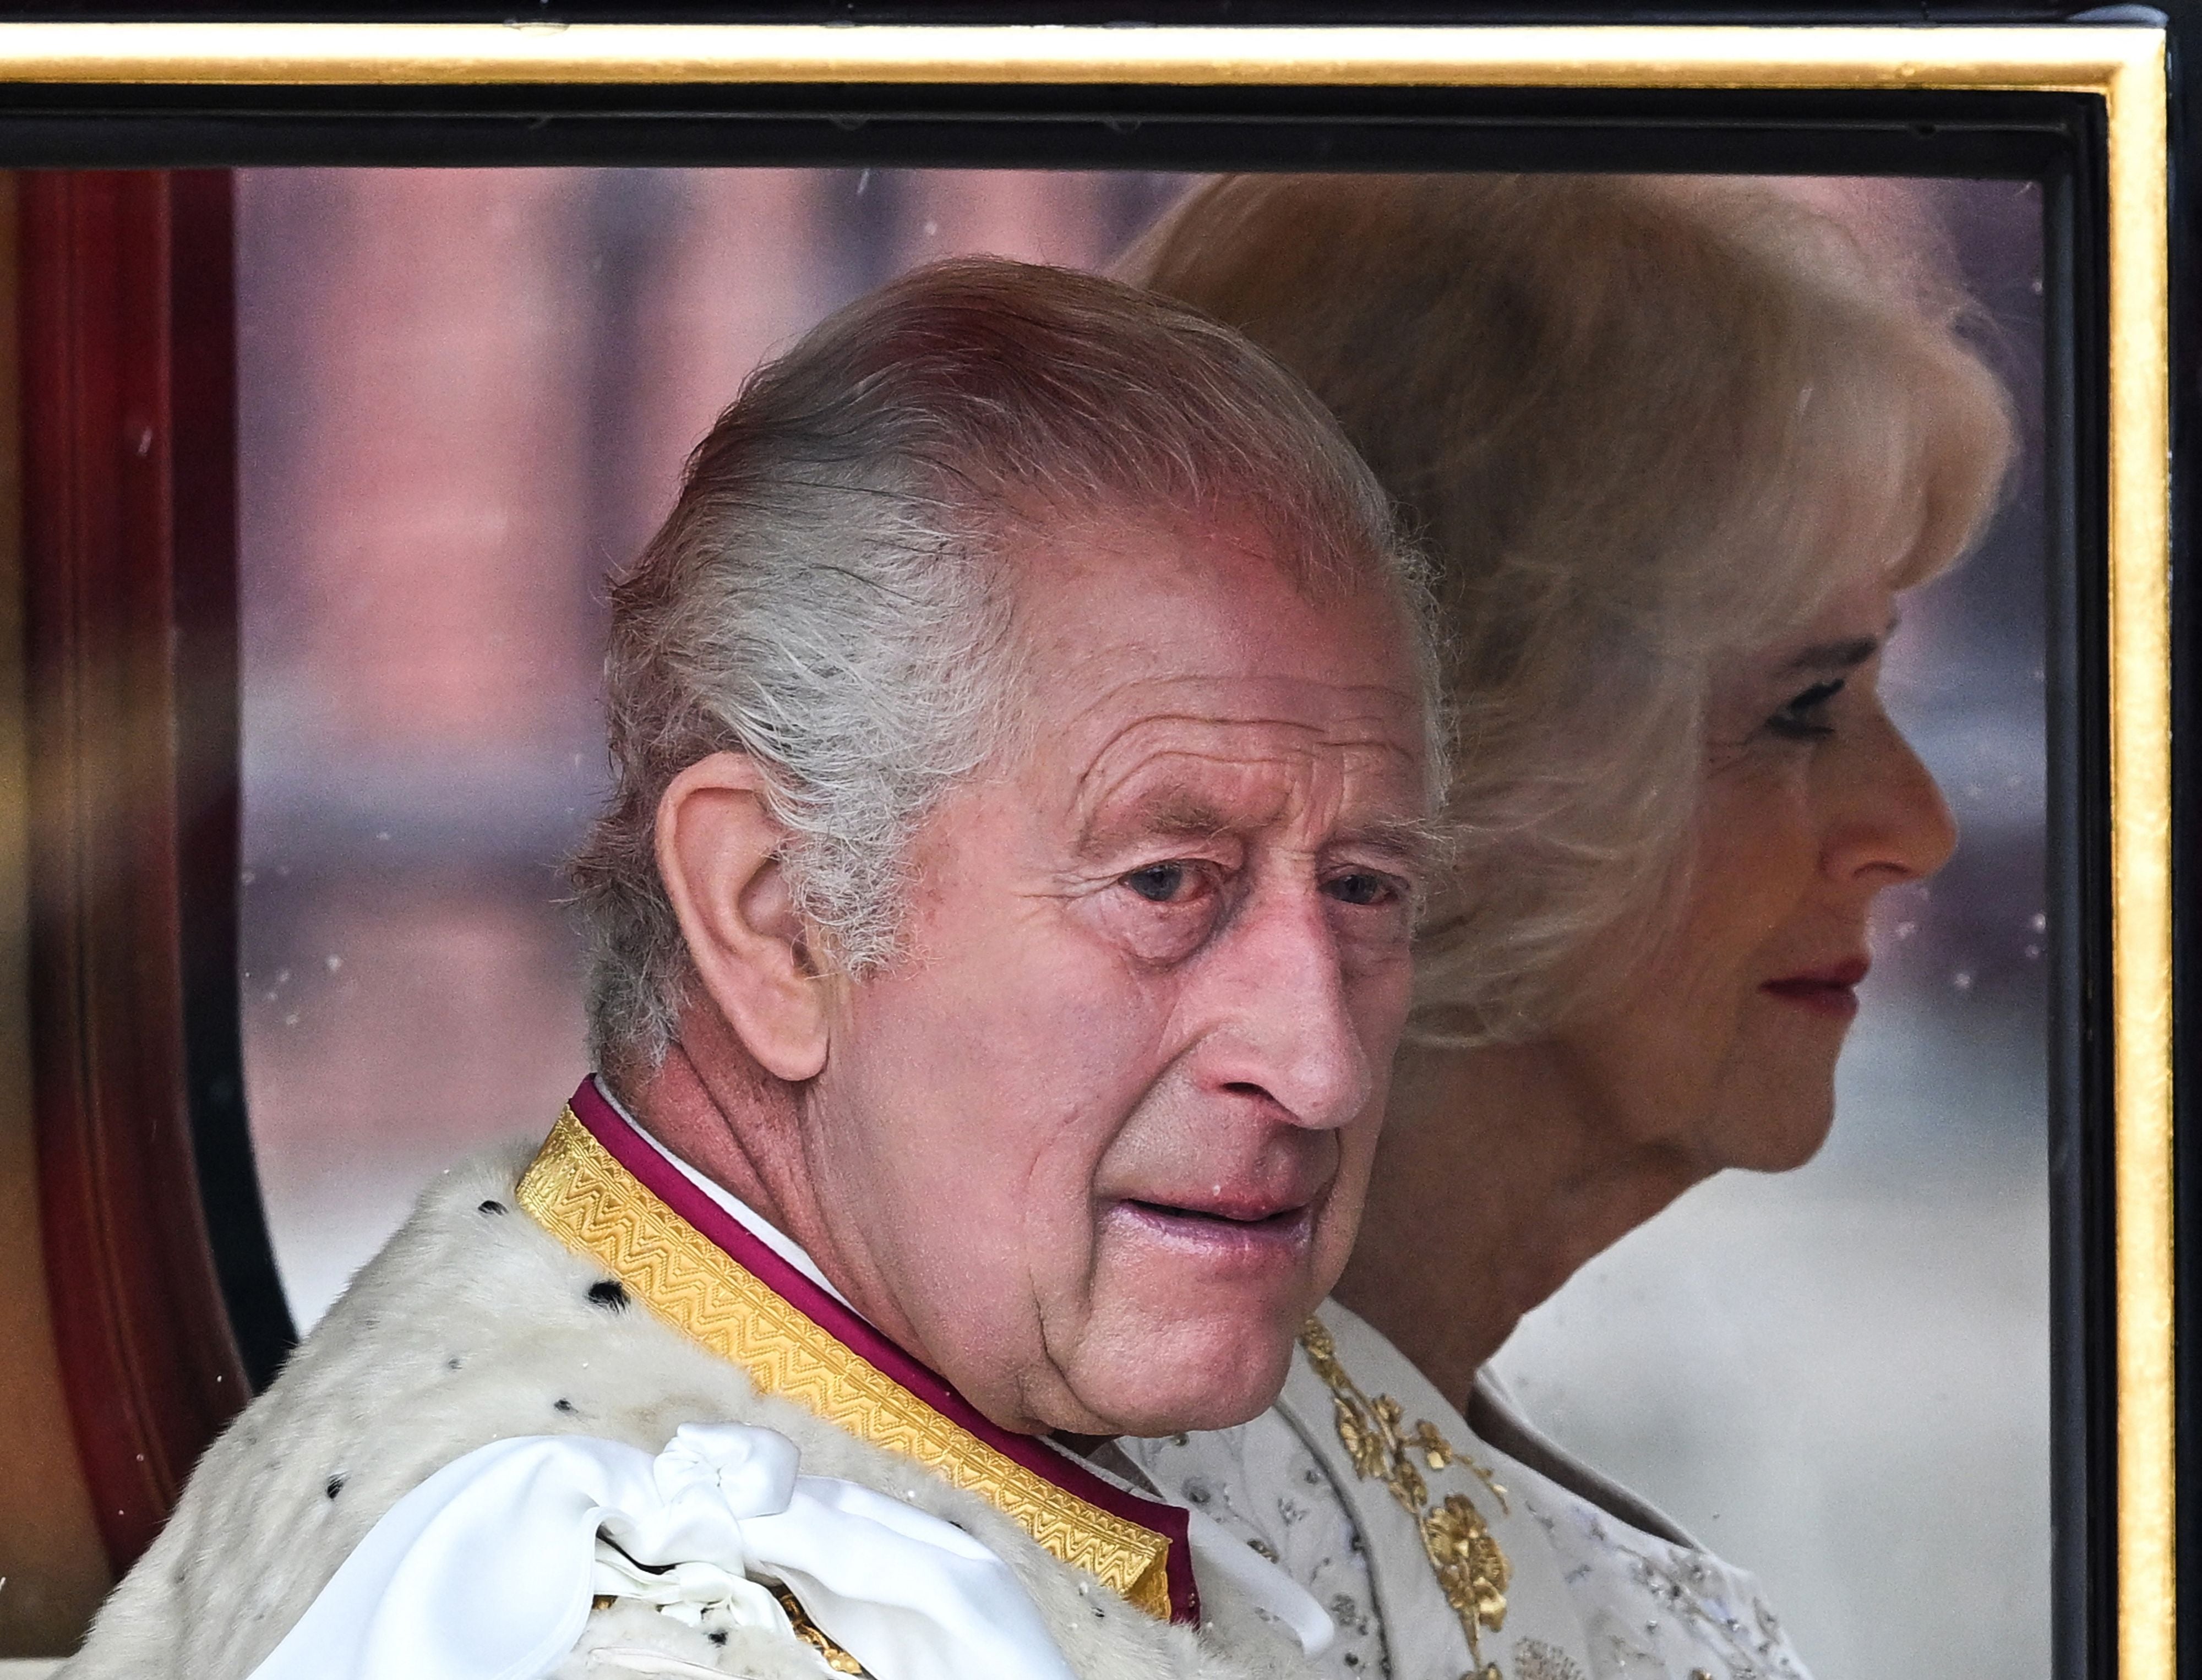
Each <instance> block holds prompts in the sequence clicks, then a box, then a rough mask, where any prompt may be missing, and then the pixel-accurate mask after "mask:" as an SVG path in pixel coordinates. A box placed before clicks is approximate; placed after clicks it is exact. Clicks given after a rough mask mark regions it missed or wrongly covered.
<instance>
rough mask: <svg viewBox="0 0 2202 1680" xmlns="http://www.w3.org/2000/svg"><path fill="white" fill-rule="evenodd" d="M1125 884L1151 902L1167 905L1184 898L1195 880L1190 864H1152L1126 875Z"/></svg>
mask: <svg viewBox="0 0 2202 1680" xmlns="http://www.w3.org/2000/svg"><path fill="white" fill-rule="evenodd" d="M1124 885H1125V886H1127V887H1130V888H1131V889H1132V890H1133V892H1134V893H1138V894H1139V896H1140V897H1141V898H1143V899H1146V900H1147V901H1148V902H1149V903H1150V904H1157V905H1167V904H1175V903H1176V902H1177V901H1178V900H1179V899H1182V898H1184V897H1185V896H1186V893H1188V892H1189V891H1190V890H1191V889H1192V887H1193V886H1194V885H1195V881H1194V877H1193V871H1192V866H1191V865H1190V864H1148V865H1147V866H1146V868H1145V869H1133V871H1132V872H1131V874H1129V875H1126V876H1125V877H1124Z"/></svg>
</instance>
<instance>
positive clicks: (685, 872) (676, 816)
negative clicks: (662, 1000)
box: [657, 752, 827, 1084]
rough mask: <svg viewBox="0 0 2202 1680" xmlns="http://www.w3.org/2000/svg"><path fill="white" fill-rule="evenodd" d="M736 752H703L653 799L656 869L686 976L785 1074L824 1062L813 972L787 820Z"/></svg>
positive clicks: (754, 1050) (820, 999)
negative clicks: (791, 886) (788, 861)
mask: <svg viewBox="0 0 2202 1680" xmlns="http://www.w3.org/2000/svg"><path fill="white" fill-rule="evenodd" d="M764 787H765V780H764V776H763V775H762V773H761V772H760V771H759V770H758V769H757V761H756V760H755V759H753V758H751V757H749V755H748V754H746V753H742V752H715V753H713V754H712V755H711V756H710V757H708V758H704V759H699V760H698V761H697V762H696V763H692V764H691V765H689V766H688V768H687V769H685V770H683V771H681V772H680V775H676V776H674V778H673V781H672V784H671V785H670V786H669V787H667V788H666V790H665V793H664V796H663V797H662V798H661V799H659V800H658V802H657V872H658V875H659V877H660V878H661V879H662V881H664V882H665V891H666V896H667V897H668V898H669V899H671V900H672V901H673V912H674V915H675V916H676V917H679V918H680V934H681V937H682V938H683V939H684V940H686V941H687V945H688V958H689V961H690V962H691V963H692V964H694V965H695V970H696V976H697V978H698V980H699V981H702V983H703V987H704V992H705V993H708V994H709V997H710V999H711V1001H712V1002H713V1003H714V1004H715V1005H718V1008H719V1012H720V1013H721V1015H723V1016H724V1017H726V1019H727V1025H728V1026H730V1027H731V1028H733V1030H734V1035H735V1036H736V1037H737V1038H739V1039H740V1040H741V1041H742V1044H743V1046H744V1047H745V1049H747V1050H748V1052H750V1054H751V1055H752V1056H754V1057H756V1058H757V1062H758V1064H760V1065H761V1066H762V1068H763V1069H764V1070H765V1071H766V1072H768V1073H769V1074H771V1075H773V1076H774V1077H775V1078H779V1079H783V1080H786V1081H787V1082H789V1083H791V1084H794V1083H798V1082H801V1081H803V1080H806V1079H811V1078H815V1076H817V1074H818V1071H819V1070H821V1068H823V1067H824V1066H825V1065H826V1040H827V1010H826V989H825V983H824V981H821V979H820V977H819V976H817V975H816V974H815V972H814V971H813V970H812V968H811V964H810V948H809V946H808V944H807V942H806V939H805V930H804V925H803V920H802V918H801V917H799V916H798V915H797V914H796V910H795V903H794V899H793V896H792V894H791V893H790V892H789V891H788V885H787V879H786V875H784V874H783V873H782V872H781V869H780V847H781V846H782V845H783V844H785V843H786V839H787V831H786V829H785V828H782V827H781V826H780V824H779V823H778V822H775V821H774V819H773V816H772V813H771V812H770V811H768V810H767V809H766V807H765V802H764Z"/></svg>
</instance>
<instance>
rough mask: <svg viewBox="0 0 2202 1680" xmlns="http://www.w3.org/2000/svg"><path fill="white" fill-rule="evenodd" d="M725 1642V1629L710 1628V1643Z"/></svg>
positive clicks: (718, 1643) (722, 1643)
mask: <svg viewBox="0 0 2202 1680" xmlns="http://www.w3.org/2000/svg"><path fill="white" fill-rule="evenodd" d="M726 1642H727V1630H725V1629H724V1628H714V1629H712V1630H711V1643H712V1644H714V1645H724V1644H725V1643H726Z"/></svg>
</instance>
